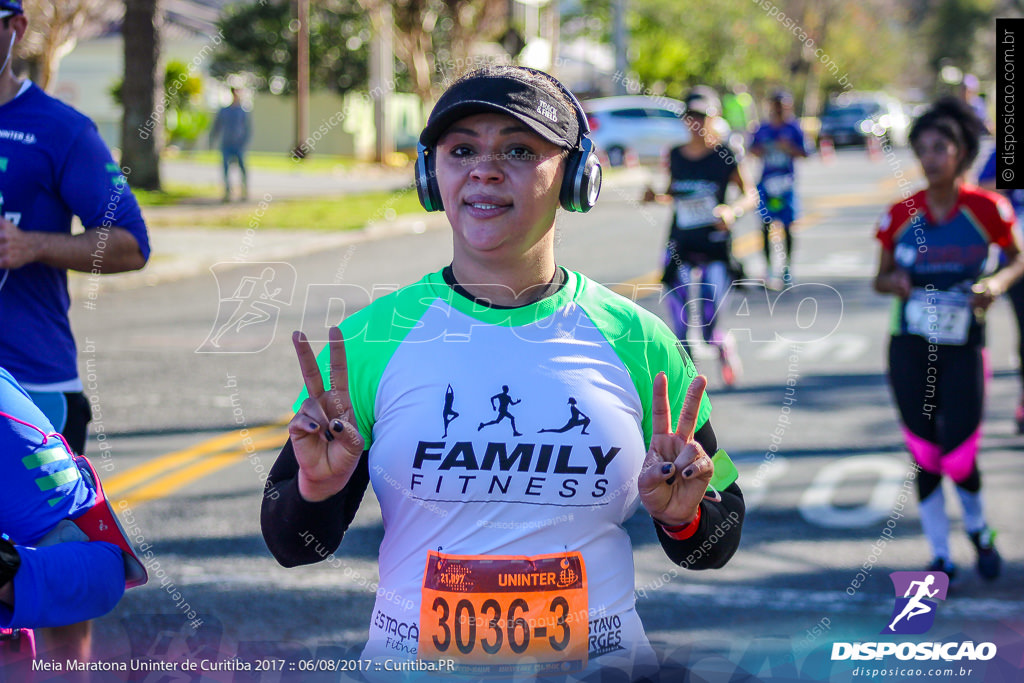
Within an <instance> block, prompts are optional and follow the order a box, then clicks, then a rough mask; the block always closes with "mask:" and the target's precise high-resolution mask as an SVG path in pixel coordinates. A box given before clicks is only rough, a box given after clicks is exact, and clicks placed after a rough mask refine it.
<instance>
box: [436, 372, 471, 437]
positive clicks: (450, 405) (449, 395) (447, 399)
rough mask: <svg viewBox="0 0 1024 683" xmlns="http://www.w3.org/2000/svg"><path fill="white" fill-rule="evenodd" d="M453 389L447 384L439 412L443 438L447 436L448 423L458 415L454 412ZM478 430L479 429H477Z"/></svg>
mask: <svg viewBox="0 0 1024 683" xmlns="http://www.w3.org/2000/svg"><path fill="white" fill-rule="evenodd" d="M454 404H455V391H454V390H453V389H452V385H451V384H449V385H448V390H447V391H446V392H444V412H443V413H442V414H441V416H442V418H443V419H444V438H446V439H447V438H448V425H450V424H451V423H452V422H454V421H455V418H457V417H458V416H459V414H458V413H457V412H455V408H454ZM477 431H480V430H477Z"/></svg>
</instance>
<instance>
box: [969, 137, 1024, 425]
mask: <svg viewBox="0 0 1024 683" xmlns="http://www.w3.org/2000/svg"><path fill="white" fill-rule="evenodd" d="M996 155H997V150H995V149H993V150H992V154H991V155H990V156H989V158H988V161H986V162H985V167H984V168H983V169H981V173H980V174H978V185H979V186H981V187H982V188H983V189H986V190H991V191H993V192H995V191H996ZM1004 194H1006V196H1007V197H1009V198H1010V203H1011V204H1013V212H1014V214H1016V215H1017V216H1018V219H1019V217H1020V216H1021V215H1024V214H1022V212H1024V190H1010V191H1008V192H1005V193H1004ZM1000 254H1002V252H1000ZM1000 265H1001V266H1002V265H1005V264H1004V263H1000ZM1006 294H1007V296H1009V298H1010V303H1011V304H1013V313H1014V315H1015V316H1016V318H1017V358H1019V359H1020V362H1021V364H1022V365H1021V367H1022V370H1021V385H1022V386H1021V395H1020V401H1018V403H1017V410H1016V412H1015V413H1014V421H1015V422H1016V423H1017V433H1018V434H1024V280H1018V281H1017V282H1015V283H1014V284H1012V285H1010V288H1009V289H1007V290H1006Z"/></svg>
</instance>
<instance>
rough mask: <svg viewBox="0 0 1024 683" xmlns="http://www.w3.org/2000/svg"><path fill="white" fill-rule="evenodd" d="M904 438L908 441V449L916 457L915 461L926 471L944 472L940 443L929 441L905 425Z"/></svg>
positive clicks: (933, 472)
mask: <svg viewBox="0 0 1024 683" xmlns="http://www.w3.org/2000/svg"><path fill="white" fill-rule="evenodd" d="M903 439H904V440H905V441H906V442H907V450H909V451H910V455H912V456H913V457H914V462H916V463H917V464H918V465H920V466H921V469H923V470H924V471H926V472H931V473H932V474H942V449H941V448H939V444H937V443H932V442H931V441H927V440H925V439H923V438H921V437H920V436H918V435H917V434H914V433H913V432H911V431H910V430H909V429H907V428H906V427H903Z"/></svg>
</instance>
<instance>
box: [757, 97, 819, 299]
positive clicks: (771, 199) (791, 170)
mask: <svg viewBox="0 0 1024 683" xmlns="http://www.w3.org/2000/svg"><path fill="white" fill-rule="evenodd" d="M750 152H751V154H753V155H754V156H756V157H760V158H761V159H762V160H763V162H764V167H763V169H762V171H761V181H760V182H759V183H758V184H757V194H758V206H757V212H758V214H759V215H760V216H761V231H762V234H763V235H764V258H765V263H766V267H767V270H766V277H767V279H768V280H769V281H770V280H772V279H773V272H774V271H773V269H772V248H771V230H772V224H773V223H780V224H781V225H782V230H783V232H784V233H785V235H786V260H785V263H784V264H783V266H782V281H783V286H785V287H789V286H791V285H792V284H793V280H792V274H791V272H790V267H791V266H792V258H793V232H792V226H793V223H794V222H795V221H796V218H797V215H798V205H797V200H796V192H795V187H794V182H795V167H794V165H793V160H794V159H797V158H804V157H806V156H807V144H806V142H805V140H804V133H803V131H802V130H800V126H799V124H798V123H797V122H796V121H795V120H794V118H793V97H792V95H790V94H789V93H788V92H784V91H778V92H776V93H774V94H773V95H772V98H771V108H770V116H769V119H768V122H767V123H764V124H761V126H760V127H759V128H758V129H757V131H756V132H755V133H754V138H753V140H752V141H751V144H750Z"/></svg>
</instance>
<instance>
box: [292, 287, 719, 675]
mask: <svg viewBox="0 0 1024 683" xmlns="http://www.w3.org/2000/svg"><path fill="white" fill-rule="evenodd" d="M341 329H342V331H343V333H344V337H345V349H346V355H347V358H348V372H349V388H350V391H351V397H352V404H353V408H354V412H355V416H356V420H357V423H358V428H359V431H360V432H361V434H362V435H363V437H364V438H365V440H366V448H367V449H368V452H369V454H368V462H367V465H368V469H369V478H370V481H371V482H372V485H373V489H374V492H375V493H376V495H377V497H378V499H379V500H380V505H381V512H382V515H383V523H384V529H385V534H384V540H383V542H382V544H381V547H380V585H379V589H378V591H377V600H376V604H375V606H374V611H373V616H372V619H371V624H370V635H369V643H368V645H367V650H366V655H367V656H372V657H402V656H405V657H409V656H414V655H415V654H416V653H417V637H418V636H417V634H418V633H420V632H421V630H422V629H423V626H424V625H423V624H421V623H420V610H421V604H420V602H421V601H420V597H421V590H422V589H423V587H424V572H425V570H424V567H425V563H426V561H427V557H428V552H430V551H440V552H441V553H444V554H453V555H462V556H536V555H542V554H550V553H560V552H579V553H580V554H581V556H582V561H583V564H584V566H585V574H586V586H587V592H588V610H589V615H590V620H591V621H590V653H591V658H593V657H594V656H595V655H596V654H603V653H605V652H609V651H612V650H617V649H624V648H627V647H629V644H630V643H631V642H634V643H643V645H644V646H646V639H645V637H644V635H643V628H642V625H641V624H640V621H639V618H638V617H637V616H636V612H635V610H634V602H635V598H634V593H633V556H632V552H631V545H630V540H629V538H628V536H627V533H626V531H625V530H624V529H623V526H622V525H623V523H624V522H625V521H626V520H627V519H628V518H629V517H630V516H631V515H632V514H633V513H634V512H635V511H636V509H637V507H638V505H639V504H640V501H639V494H638V490H637V478H638V476H639V474H640V469H641V465H642V463H643V461H644V457H645V454H646V452H647V449H648V446H649V443H650V439H651V400H652V384H653V380H654V378H655V377H656V376H657V374H658V373H659V372H662V371H664V372H666V373H667V375H668V377H669V388H670V400H671V405H672V414H673V416H678V414H679V411H680V410H681V408H682V404H683V398H684V396H685V394H686V389H687V387H688V386H689V383H690V380H691V379H692V378H693V377H695V376H696V370H695V368H694V366H693V364H692V362H691V361H690V359H689V358H688V357H686V355H685V354H684V353H683V352H682V351H681V350H680V348H679V345H678V342H677V340H676V338H675V337H674V335H672V333H671V332H670V331H669V330H668V328H667V327H666V326H665V325H664V324H663V323H662V322H661V320H660V319H658V318H657V317H656V316H654V315H653V314H651V313H649V312H648V311H646V310H644V309H642V308H640V307H639V306H637V305H635V304H634V303H632V302H631V301H629V300H627V299H625V298H623V297H620V296H618V295H616V294H614V293H612V292H611V291H609V290H608V289H606V288H605V287H603V286H601V285H598V284H596V283H594V282H592V281H590V280H588V279H587V278H586V277H584V276H582V275H580V274H578V273H574V272H566V282H565V284H564V285H563V286H562V287H561V289H560V290H558V291H557V292H556V293H555V294H553V295H551V296H549V297H547V298H545V299H542V300H541V301H538V302H536V303H534V304H531V305H528V306H524V307H520V308H512V309H503V308H492V307H488V306H485V305H483V304H481V303H478V302H475V301H473V300H471V299H468V298H466V297H464V296H462V295H460V294H458V293H456V292H455V291H454V290H453V289H452V287H450V286H449V285H448V284H447V283H446V282H445V281H444V278H443V274H442V273H441V272H437V273H432V274H430V275H427V276H426V277H424V278H423V279H422V280H421V281H420V282H417V283H415V284H413V285H410V286H408V287H405V288H403V289H401V290H399V291H397V292H395V293H393V294H391V295H388V296H386V297H383V298H381V299H379V300H377V301H375V302H374V303H373V304H372V305H370V306H369V307H367V308H365V309H363V310H361V311H359V312H357V313H355V314H354V315H352V316H350V317H349V318H348V319H346V320H345V321H344V322H343V323H342V325H341ZM319 362H320V365H321V370H322V372H323V374H324V377H325V378H326V377H327V376H328V363H329V354H328V352H327V349H324V351H323V352H322V353H321V354H320V357H319ZM325 384H326V379H325ZM304 398H305V393H303V395H302V396H301V397H300V399H299V402H297V403H296V407H298V405H299V403H301V401H302V400H303V399H304ZM710 412H711V405H710V402H709V401H708V399H707V397H706V396H705V398H704V400H703V402H702V404H701V408H700V413H699V419H698V423H697V427H698V429H699V428H700V427H701V426H702V425H704V423H705V422H706V421H707V420H708V417H709V414H710ZM602 629H603V631H604V632H603V633H602Z"/></svg>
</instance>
